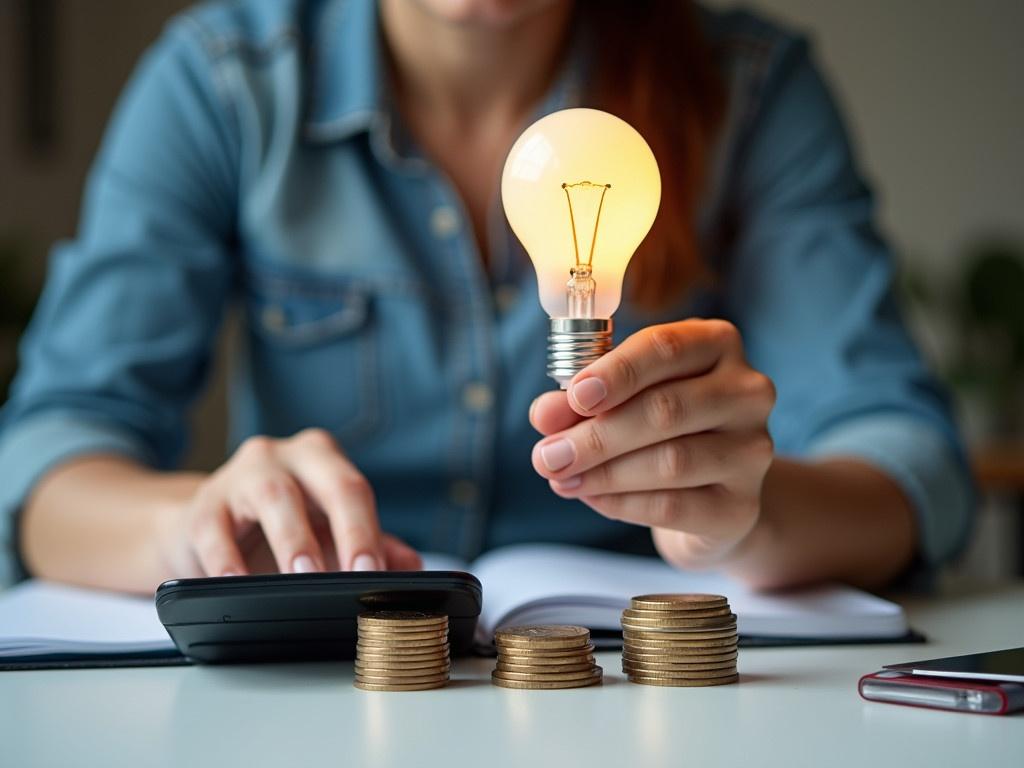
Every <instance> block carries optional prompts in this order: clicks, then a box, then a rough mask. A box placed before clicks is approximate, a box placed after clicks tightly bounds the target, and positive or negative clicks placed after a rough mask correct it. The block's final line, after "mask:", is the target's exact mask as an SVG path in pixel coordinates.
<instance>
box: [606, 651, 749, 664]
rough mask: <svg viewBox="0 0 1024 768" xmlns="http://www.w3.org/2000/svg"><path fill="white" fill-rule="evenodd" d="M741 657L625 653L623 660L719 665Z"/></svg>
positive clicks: (728, 654)
mask: <svg viewBox="0 0 1024 768" xmlns="http://www.w3.org/2000/svg"><path fill="white" fill-rule="evenodd" d="M737 656H739V654H738V653H736V651H732V652H731V653H719V654H702V655H700V656H693V655H674V654H671V653H634V652H632V651H628V652H627V651H623V652H622V658H623V659H625V660H626V661H638V662H640V663H645V662H651V663H656V664H717V663H719V662H722V661H735V660H736V658H737Z"/></svg>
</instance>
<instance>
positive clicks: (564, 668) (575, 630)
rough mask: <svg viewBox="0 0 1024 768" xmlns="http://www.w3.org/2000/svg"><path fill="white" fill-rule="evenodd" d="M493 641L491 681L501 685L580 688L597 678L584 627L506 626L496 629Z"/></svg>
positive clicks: (598, 672) (590, 647) (599, 671)
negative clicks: (495, 655)
mask: <svg viewBox="0 0 1024 768" xmlns="http://www.w3.org/2000/svg"><path fill="white" fill-rule="evenodd" d="M494 642H495V644H496V645H497V646H498V664H497V666H496V667H495V669H494V671H493V672H491V682H492V683H494V684H495V685H500V686H501V687H502V688H533V689H542V688H543V689H553V688H583V687H585V686H588V685H596V684H597V683H600V682H601V679H602V671H601V668H600V667H599V666H597V665H596V664H595V663H594V646H593V644H592V643H591V642H590V630H589V629H586V628H585V627H573V626H565V625H548V626H543V625H542V626H532V627H506V628H505V629H500V630H498V632H497V634H496V635H495V637H494Z"/></svg>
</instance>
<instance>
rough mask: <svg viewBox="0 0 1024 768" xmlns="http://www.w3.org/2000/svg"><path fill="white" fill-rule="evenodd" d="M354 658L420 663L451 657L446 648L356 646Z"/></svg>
mask: <svg viewBox="0 0 1024 768" xmlns="http://www.w3.org/2000/svg"><path fill="white" fill-rule="evenodd" d="M355 654H356V656H355V657H356V658H360V657H361V658H393V659H395V660H396V662H420V660H425V659H428V658H447V657H449V656H450V655H451V653H450V651H449V649H447V648H377V647H373V646H367V645H361V644H357V645H356V646H355Z"/></svg>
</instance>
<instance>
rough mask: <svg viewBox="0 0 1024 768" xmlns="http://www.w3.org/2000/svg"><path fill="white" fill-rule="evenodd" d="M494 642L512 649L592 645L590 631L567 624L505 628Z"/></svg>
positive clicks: (496, 635)
mask: <svg viewBox="0 0 1024 768" xmlns="http://www.w3.org/2000/svg"><path fill="white" fill-rule="evenodd" d="M494 642H495V643H496V644H497V645H498V647H501V646H509V647H511V648H549V649H557V648H577V647H579V646H583V645H588V644H589V643H590V630H589V629H587V628H586V627H577V626H572V625H567V624H537V625H534V626H523V627H504V628H502V629H499V630H498V631H497V632H496V633H495V635H494Z"/></svg>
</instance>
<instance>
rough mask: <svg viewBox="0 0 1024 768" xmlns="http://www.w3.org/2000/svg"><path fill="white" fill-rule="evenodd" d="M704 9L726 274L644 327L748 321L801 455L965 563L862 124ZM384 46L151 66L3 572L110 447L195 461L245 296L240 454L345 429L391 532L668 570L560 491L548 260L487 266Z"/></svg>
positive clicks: (363, 28) (944, 435)
mask: <svg viewBox="0 0 1024 768" xmlns="http://www.w3.org/2000/svg"><path fill="white" fill-rule="evenodd" d="M701 13H702V18H703V20H704V25H705V28H706V34H707V36H708V39H709V41H710V43H711V45H712V47H713V49H714V51H715V55H716V57H717V59H718V63H719V65H720V67H721V71H722V75H723V77H724V79H725V81H726V83H727V86H728V92H729V107H728V118H727V121H726V125H725V128H724V130H723V133H722V137H721V139H720V141H719V143H718V146H717V149H716V152H715V157H714V161H715V162H714V168H715V174H714V178H713V180H712V184H711V185H710V189H709V192H708V194H707V196H706V199H705V201H704V205H703V209H702V213H701V218H700V226H701V229H700V232H701V236H702V238H703V242H704V248H705V253H706V257H707V258H708V260H709V261H710V262H711V263H712V264H713V266H714V267H715V269H716V270H717V272H718V273H719V274H720V275H721V279H720V280H719V281H718V283H717V284H716V285H714V286H711V287H708V288H706V289H702V290H701V291H699V292H696V293H694V294H693V295H690V296H688V297H686V299H685V300H681V301H680V302H678V304H677V305H676V306H673V307H670V308H669V309H667V310H665V311H664V312H660V313H657V314H652V313H646V312H644V311H642V310H640V309H639V308H638V307H635V306H631V305H630V304H629V302H628V301H626V302H625V303H624V305H623V307H622V309H621V310H620V311H619V313H618V314H617V315H616V337H617V338H618V339H621V338H623V337H625V336H627V335H629V334H630V333H633V332H635V331H637V330H639V329H640V328H642V327H644V326H647V325H650V324H652V323H656V322H666V321H671V320H677V319H682V318H686V317H691V316H697V317H710V316H716V317H724V318H727V319H729V320H731V321H732V322H734V323H735V324H736V325H737V326H738V327H739V329H740V330H741V332H742V334H743V337H744V339H745V343H746V351H747V355H748V358H749V360H750V362H751V364H752V365H753V366H754V367H756V368H758V369H760V370H761V371H763V372H764V373H766V374H768V375H769V376H770V377H772V378H773V379H774V381H775V383H776V386H777V389H778V404H777V407H776V409H775V411H774V413H773V415H772V418H771V421H770V425H769V426H770V429H771V432H772V435H773V437H774V439H775V442H776V446H777V451H778V452H779V453H780V454H784V455H790V456H796V457H818V456H825V455H844V456H854V457H860V458H861V459H863V460H865V461H868V462H871V463H872V464H874V465H876V466H877V467H878V468H880V469H881V470H882V471H884V472H886V473H888V474H889V475H890V476H891V477H892V478H893V480H894V481H895V482H896V483H898V484H899V486H900V487H901V488H902V489H903V490H904V491H905V492H906V494H907V496H908V497H909V498H910V499H911V501H912V503H913V506H914V508H915V510H916V514H917V520H918V530H919V535H920V543H919V550H920V558H921V560H922V561H923V562H925V563H929V564H937V563H940V562H942V561H943V560H945V559H947V558H948V557H950V556H951V555H952V554H953V553H955V552H956V551H957V550H958V549H959V548H960V547H961V546H962V544H963V542H964V540H965V538H966V535H967V531H968V527H969V522H970V518H971V490H970V484H969V481H968V479H967V473H966V471H965V465H964V461H963V457H962V454H961V451H960V448H959V446H958V439H957V435H956V430H955V428H954V426H953V425H952V423H951V419H950V415H949V411H948V408H947V405H946V402H945V401H944V399H943V396H942V394H941V392H940V389H939V388H938V387H937V385H936V383H935V381H934V380H933V378H932V377H931V376H930V375H929V373H928V371H927V370H926V367H925V366H924V364H923V363H922V360H921V358H920V357H919V355H918V353H917V351H916V350H915V348H914V346H913V344H912V342H911V340H910V339H909V337H908V335H907V333H906V332H905V330H904V327H903V325H902V324H901V321H900V319H899V316H898V314H897V310H896V306H895V304H894V302H893V297H892V294H891V282H892V268H891V263H890V254H889V252H888V250H887V249H886V246H885V245H884V244H883V242H882V241H881V240H880V239H879V237H878V235H877V234H876V232H875V229H874V227H873V224H872V216H873V204H872V199H871V195H870V193H869V191H868V189H867V188H866V187H865V184H864V182H863V181H862V180H861V178H860V176H859V175H858V172H857V170H856V168H855V164H854V160H853V158H852V156H851V151H850V147H849V145H848V143H847V138H846V136H845V133H844V129H843V126H842V123H841V120H840V118H839V116H838V114H837V111H836V108H835V106H834V104H833V102H832V100H831V98H830V96H829V94H828V91H827V89H826V87H825V85H824V84H823V82H822V80H821V78H820V76H819V74H818V72H817V71H816V69H815V67H814V65H813V64H812V62H811V59H810V56H809V53H808V46H807V44H806V43H805V42H804V41H803V40H802V39H801V38H799V37H798V36H795V35H793V34H791V33H788V32H786V31H784V30H782V29H780V28H778V27H776V26H774V25H772V24H769V23H766V22H765V21H763V20H760V19H758V18H756V17H754V16H751V15H750V14H747V13H743V12H728V13H718V12H711V11H706V10H702V12H701ZM377 25H378V20H377V9H376V5H375V3H374V2H372V0H321V1H314V0H239V1H238V2H215V3H210V4H207V5H204V6H201V7H198V8H196V9H193V10H191V11H189V12H187V13H185V14H183V15H182V16H180V17H178V18H176V19H175V20H173V21H172V22H171V23H170V24H169V25H168V28H167V29H166V32H165V33H164V34H163V36H162V37H161V39H160V40H159V41H158V42H157V43H156V44H155V45H154V46H153V47H152V49H151V50H150V51H149V52H148V53H147V54H146V56H145V57H144V58H143V60H142V61H141V63H140V65H139V67H138V70H137V72H136V74H135V75H134V77H133V78H132V80H131V82H130V83H129V85H128V86H127V88H126V90H125V92H124V94H123V96H122V98H121V100H120V103H119V106H118V107H117V110H116V112H115V114H114V116H113V119H112V122H111V124H110V127H109V130H108V132H107V135H106V138H105V141H104V143H103V145H102V148H101V151H100V153H99V155H98V157H97V159H96V162H95V166H94V168H93V170H92V172H91V175H90V178H89V181H88V185H87V189H86V191H85V204H84V210H83V215H82V221H81V224H80V231H79V232H78V235H77V236H76V238H75V239H74V240H73V241H72V242H67V243H61V244H59V245H57V246H56V247H55V248H54V250H53V254H52V260H51V264H50V270H49V276H48V279H47V283H46V287H45V291H44V293H43V297H42V300H41V301H40V304H39V307H38V309H37V311H36V314H35V317H34V319H33V321H32V324H31V327H30V329H29V330H28V332H27V333H26V335H25V337H24V339H23V342H22V345H21V350H20V354H21V367H20V371H19V374H18V376H17V379H16V382H15V384H14V386H13V389H12V394H11V398H10V400H9V402H8V403H7V404H6V406H5V407H4V409H3V411H2V415H0V430H2V431H0V478H2V482H0V521H2V524H0V542H2V547H0V574H2V578H0V580H12V579H16V578H19V577H21V576H23V575H24V570H23V567H22V565H21V561H20V559H19V557H18V553H17V546H16V542H17V533H16V531H17V519H18V512H19V510H20V509H21V507H22V506H23V504H24V501H25V499H26V496H27V495H28V494H29V493H30V492H31V490H32V488H33V486H34V485H35V483H37V481H38V480H39V479H40V477H41V476H42V475H44V473H46V472H47V471H49V470H50V469H52V468H53V467H55V466H57V465H58V464H60V463H61V462H65V461H68V460H69V459H71V458H72V457H74V456H78V455H83V454H88V453H113V454H118V455H125V456H128V457H133V458H134V459H136V460H138V461H140V462H144V463H145V464H147V465H151V466H154V467H160V468H173V467H174V466H175V465H176V462H178V461H179V459H180V456H181V453H182V450H183V448H184V447H185V445H186V439H187V435H186V434H185V428H184V425H185V418H184V414H185V411H186V408H187V407H188V405H189V404H190V403H191V402H192V401H193V400H194V399H195V397H196V395H197V393H198V392H199V391H200V388H201V387H202V385H203V383H204V379H205V375H206V371H207V368H208V366H209V360H210V356H211V353H212V345H213V342H214V340H215V337H216V335H217V333H218V329H219V328H220V325H221V321H222V319H223V317H224V315H225V312H226V311H227V310H228V308H229V307H232V306H238V307H240V308H241V310H242V312H241V314H242V315H243V316H244V332H243V337H244V344H243V348H242V349H241V350H240V353H239V355H238V360H237V364H236V365H235V367H234V370H233V372H232V379H231V389H230V398H229V399H230V417H231V418H230V423H231V445H230V446H228V448H233V447H234V446H236V445H237V444H238V443H239V442H240V441H241V440H243V439H244V438H245V437H247V436H249V435H254V434H265V435H272V436H287V435H290V434H293V433H295V432H296V431H298V430H301V429H303V428H305V427H311V426H320V427H324V428H326V429H328V430H329V431H330V432H332V433H333V434H334V435H335V436H336V437H337V439H338V441H339V442H340V444H341V445H342V447H343V448H344V450H345V451H346V453H347V454H348V455H349V456H350V457H351V458H352V460H353V461H354V463H355V464H356V465H357V466H358V467H359V468H360V469H361V470H362V471H363V472H364V473H365V474H366V475H367V477H368V478H369V480H370V481H371V483H372V484H373V486H374V488H375V490H376V493H377V497H378V503H379V507H380V515H381V519H382V524H383V526H384V527H385V529H387V530H389V531H391V532H393V533H395V534H397V535H399V536H402V537H404V538H406V539H407V540H408V541H409V542H410V543H411V544H412V545H414V546H416V547H419V548H424V549H432V550H439V551H446V552H450V553H455V554H459V555H462V556H466V557H471V556H473V555H476V554H477V553H479V552H481V551H483V550H485V549H488V548H491V547H494V546H497V545H502V544H509V543H514V542H520V541H528V540H546V541H555V542H572V543H577V544H583V545H590V546H603V547H614V548H619V549H631V550H634V551H651V548H650V536H649V533H648V532H647V531H645V530H644V529H643V528H639V527H635V526H628V525H625V524H623V523H619V522H614V521H610V520H607V519H604V518H602V517H601V516H600V515H598V514H596V513H594V512H593V511H591V510H590V509H589V508H587V507H585V506H584V505H583V504H581V503H579V502H577V501H568V500H562V499H560V498H558V497H556V496H555V495H554V494H553V493H552V492H551V491H550V489H549V488H548V485H547V481H545V480H543V479H542V478H540V477H539V476H537V475H536V473H535V472H534V471H533V469H532V467H531V463H530V450H531V447H532V445H533V443H534V442H535V441H536V440H537V439H538V435H536V434H535V433H534V432H533V430H532V429H531V427H530V425H529V423H528V421H527V410H528V407H529V404H530V402H531V401H532V399H533V398H534V397H536V396H537V395H538V394H540V393H541V392H543V391H545V390H547V389H549V388H551V383H550V381H549V380H547V379H546V377H545V371H544V369H545V334H546V328H547V321H546V316H545V314H544V313H543V312H542V311H541V309H540V306H539V304H538V302H537V291H536V279H535V276H534V273H533V270H532V268H531V267H530V264H529V261H528V259H527V258H526V256H525V254H524V252H523V251H522V249H521V247H520V246H519V245H518V243H517V242H516V240H515V238H514V237H513V236H512V235H511V233H510V232H509V230H508V227H507V225H506V223H505V220H504V217H503V215H502V213H501V211H500V206H498V205H496V206H495V208H494V210H493V212H492V213H493V215H492V216H491V226H490V231H489V234H488V239H489V242H488V250H489V254H490V264H489V265H488V266H487V267H485V266H484V264H483V262H482V260H481V258H480V255H479V252H478V248H477V245H476V243H475V240H474V235H473V231H472V227H471V226H470V224H469V220H468V218H467V214H466V210H465V207H464V206H463V203H462V202H461V201H460V199H459V196H458V195H457V193H456V191H455V189H454V188H453V185H452V184H451V182H450V181H449V180H448V179H447V178H446V177H445V175H444V174H443V172H442V171H440V170H439V169H438V168H437V167H436V166H434V165H433V164H432V163H431V162H430V161H429V160H428V159H427V158H426V157H425V156H424V154H423V153H422V152H421V150H420V149H419V148H418V147H417V146H416V143H415V142H414V141H412V140H411V139H410V137H409V135H408V134H407V133H406V132H405V131H404V130H403V126H402V124H401V121H400V120H399V119H398V117H397V114H396V111H395V109H394V106H393V104H392V102H391V100H390V96H389V91H388V86H387V79H386V77H384V69H383V65H382V59H381V42H380V39H379V33H378V28H377ZM577 48H578V46H577ZM585 56H586V51H580V50H577V49H576V48H574V49H573V51H572V55H570V56H569V58H568V62H567V64H566V65H565V69H564V71H563V72H562V73H561V75H560V76H559V77H558V78H557V81H556V82H555V84H554V85H553V87H552V89H551V92H550V93H549V95H548V97H547V99H546V101H545V103H544V104H543V106H542V108H541V112H548V111H552V110H554V109H558V108H561V107H565V106H570V105H576V104H579V103H581V102H580V98H581V97H580V94H579V90H580V89H579V88H577V87H576V83H577V82H578V79H579V71H580V69H579V67H580V60H581V58H582V57H585ZM664 170H665V169H663V172H664ZM727 232H728V233H729V234H728V237H726V233H727Z"/></svg>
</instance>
